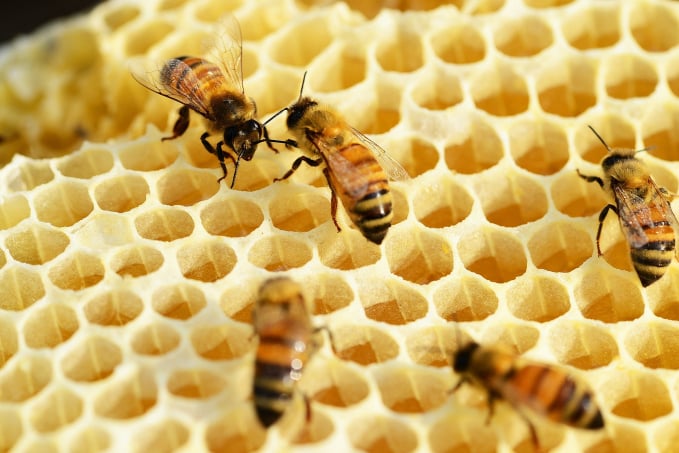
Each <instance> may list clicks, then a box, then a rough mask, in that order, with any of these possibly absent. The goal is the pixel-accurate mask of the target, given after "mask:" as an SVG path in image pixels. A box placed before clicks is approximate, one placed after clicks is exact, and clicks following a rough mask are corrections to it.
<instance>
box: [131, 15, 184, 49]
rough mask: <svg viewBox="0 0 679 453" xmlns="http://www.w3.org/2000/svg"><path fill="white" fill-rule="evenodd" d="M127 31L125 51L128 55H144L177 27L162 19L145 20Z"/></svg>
mask: <svg viewBox="0 0 679 453" xmlns="http://www.w3.org/2000/svg"><path fill="white" fill-rule="evenodd" d="M134 25H135V27H134V28H132V27H130V28H129V29H128V30H126V33H125V43H124V47H123V49H124V52H125V55H127V56H134V55H142V54H144V53H146V51H148V50H149V49H150V48H152V47H153V46H155V45H156V44H158V43H159V42H161V41H162V40H163V39H165V38H166V37H167V36H168V35H169V34H170V33H171V32H172V31H174V29H175V27H174V26H172V25H171V24H168V23H167V22H164V21H161V20H144V21H143V23H142V22H140V23H138V24H134Z"/></svg>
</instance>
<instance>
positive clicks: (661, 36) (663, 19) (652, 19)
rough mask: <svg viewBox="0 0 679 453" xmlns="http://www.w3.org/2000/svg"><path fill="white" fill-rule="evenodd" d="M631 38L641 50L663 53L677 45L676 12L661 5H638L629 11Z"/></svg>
mask: <svg viewBox="0 0 679 453" xmlns="http://www.w3.org/2000/svg"><path fill="white" fill-rule="evenodd" d="M629 27H630V31H631V32H632V37H633V38H634V40H635V41H636V42H637V44H639V46H641V48H642V49H644V50H646V51H649V52H664V51H667V50H670V49H671V48H673V47H674V46H676V45H677V44H678V43H679V19H678V18H677V14H676V10H675V9H674V8H669V7H668V5H665V4H662V3H657V4H654V3H639V4H635V5H634V6H633V7H632V8H631V9H630V10H629Z"/></svg>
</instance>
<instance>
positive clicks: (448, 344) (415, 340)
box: [405, 324, 471, 390]
mask: <svg viewBox="0 0 679 453" xmlns="http://www.w3.org/2000/svg"><path fill="white" fill-rule="evenodd" d="M469 341H471V337H469V336H468V335H467V334H466V333H465V332H464V331H463V330H462V329H460V328H459V327H458V325H457V324H455V325H454V326H452V325H436V326H430V327H424V328H422V329H419V330H416V331H413V332H412V333H410V334H409V335H408V337H407V338H406V340H405V343H406V348H407V350H408V355H409V356H410V358H411V359H412V361H413V362H414V363H416V364H418V365H424V366H431V367H439V368H441V367H443V368H451V369H452V366H453V354H454V352H455V351H457V350H458V349H459V348H460V345H463V344H467V343H468V342H469ZM451 388H452V386H451ZM451 388H449V390H450V389H451Z"/></svg>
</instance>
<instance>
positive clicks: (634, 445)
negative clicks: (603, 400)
mask: <svg viewBox="0 0 679 453" xmlns="http://www.w3.org/2000/svg"><path fill="white" fill-rule="evenodd" d="M644 431H645V430H641V429H637V428H636V427H635V426H634V425H632V423H630V422H629V421H628V420H623V422H622V423H620V422H618V420H606V438H604V439H602V440H601V441H599V442H595V443H593V444H591V445H590V446H588V448H586V449H583V452H584V453H599V452H616V453H618V452H619V453H646V452H647V451H648V441H647V439H646V433H645V432H644ZM660 451H665V450H662V449H661V450H660Z"/></svg>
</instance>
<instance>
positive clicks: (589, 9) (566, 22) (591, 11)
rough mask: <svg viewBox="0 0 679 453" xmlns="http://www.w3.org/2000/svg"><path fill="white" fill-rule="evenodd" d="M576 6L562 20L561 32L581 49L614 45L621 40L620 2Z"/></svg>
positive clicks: (574, 45)
mask: <svg viewBox="0 0 679 453" xmlns="http://www.w3.org/2000/svg"><path fill="white" fill-rule="evenodd" d="M580 6H581V7H580V8H574V9H573V10H572V11H571V12H569V13H568V14H567V15H566V17H565V18H564V19H563V20H562V21H561V32H562V33H563V35H564V36H565V38H566V40H567V41H568V43H569V44H570V45H571V46H573V47H575V48H576V49H579V50H587V49H597V48H602V47H610V46H613V45H614V44H615V43H617V42H618V41H619V40H620V4H618V3H614V2H612V3H610V4H607V3H596V4H595V3H590V4H587V3H585V4H583V5H580Z"/></svg>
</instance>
